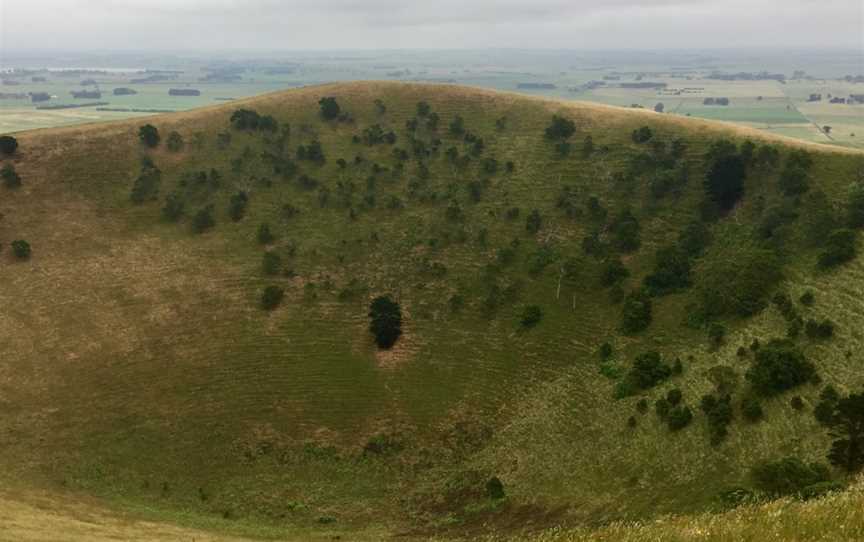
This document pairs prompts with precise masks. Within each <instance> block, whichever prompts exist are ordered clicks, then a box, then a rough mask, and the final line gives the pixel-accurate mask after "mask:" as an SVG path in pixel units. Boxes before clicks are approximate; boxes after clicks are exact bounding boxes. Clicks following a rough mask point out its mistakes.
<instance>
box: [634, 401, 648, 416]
mask: <svg viewBox="0 0 864 542" xmlns="http://www.w3.org/2000/svg"><path fill="white" fill-rule="evenodd" d="M636 412H638V413H639V414H645V413H646V412H648V400H647V399H645V398H642V399H639V400H638V401H637V402H636Z"/></svg>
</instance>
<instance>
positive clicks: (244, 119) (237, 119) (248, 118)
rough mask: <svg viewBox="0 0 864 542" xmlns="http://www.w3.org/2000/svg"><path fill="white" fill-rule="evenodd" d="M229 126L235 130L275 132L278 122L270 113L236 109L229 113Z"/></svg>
mask: <svg viewBox="0 0 864 542" xmlns="http://www.w3.org/2000/svg"><path fill="white" fill-rule="evenodd" d="M231 126H233V127H234V129H236V130H248V131H257V130H260V131H262V132H275V131H277V130H278V129H279V123H278V122H277V121H276V119H274V118H273V117H272V116H270V115H261V114H259V113H258V112H257V111H254V110H251V109H238V110H237V111H235V112H234V113H233V114H232V115H231Z"/></svg>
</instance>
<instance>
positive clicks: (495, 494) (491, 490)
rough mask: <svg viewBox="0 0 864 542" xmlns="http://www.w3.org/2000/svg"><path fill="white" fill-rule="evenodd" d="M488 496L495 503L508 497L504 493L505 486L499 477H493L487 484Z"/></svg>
mask: <svg viewBox="0 0 864 542" xmlns="http://www.w3.org/2000/svg"><path fill="white" fill-rule="evenodd" d="M486 495H488V496H489V498H490V499H492V500H494V501H498V500H501V499H503V498H504V497H506V494H505V492H504V484H503V483H502V482H501V480H500V479H499V478H498V477H497V476H493V477H492V478H490V479H489V481H488V482H486Z"/></svg>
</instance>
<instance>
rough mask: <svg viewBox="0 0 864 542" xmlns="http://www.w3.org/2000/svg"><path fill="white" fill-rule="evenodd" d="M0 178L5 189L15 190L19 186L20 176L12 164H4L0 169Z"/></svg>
mask: <svg viewBox="0 0 864 542" xmlns="http://www.w3.org/2000/svg"><path fill="white" fill-rule="evenodd" d="M0 178H2V179H3V186H5V187H6V188H11V189H15V188H18V187H20V186H21V176H20V175H18V172H17V171H15V166H13V165H12V164H6V165H5V166H3V168H2V169H0Z"/></svg>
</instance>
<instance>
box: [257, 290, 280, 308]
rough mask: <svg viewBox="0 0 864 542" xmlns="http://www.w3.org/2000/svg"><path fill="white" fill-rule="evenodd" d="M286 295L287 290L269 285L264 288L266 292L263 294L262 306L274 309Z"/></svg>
mask: <svg viewBox="0 0 864 542" xmlns="http://www.w3.org/2000/svg"><path fill="white" fill-rule="evenodd" d="M284 297H285V290H283V289H282V288H280V287H278V286H268V287H266V288H264V293H263V294H261V308H262V309H264V310H266V311H272V310H274V309H275V308H276V307H278V306H279V305H280V304H281V303H282V299H283V298H284Z"/></svg>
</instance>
